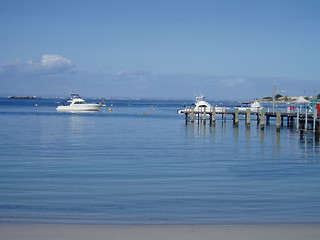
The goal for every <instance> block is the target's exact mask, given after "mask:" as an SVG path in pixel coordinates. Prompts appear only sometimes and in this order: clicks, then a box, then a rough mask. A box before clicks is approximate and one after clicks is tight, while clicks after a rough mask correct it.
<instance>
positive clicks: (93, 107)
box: [56, 104, 102, 112]
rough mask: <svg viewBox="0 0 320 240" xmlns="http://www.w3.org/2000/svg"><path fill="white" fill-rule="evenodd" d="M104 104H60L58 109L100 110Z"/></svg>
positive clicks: (77, 110)
mask: <svg viewBox="0 0 320 240" xmlns="http://www.w3.org/2000/svg"><path fill="white" fill-rule="evenodd" d="M100 107H102V104H81V106H80V105H78V106H77V105H76V106H74V105H73V106H58V107H57V108H56V109H57V111H70V112H84V111H99V109H100Z"/></svg>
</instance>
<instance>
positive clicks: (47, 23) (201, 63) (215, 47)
mask: <svg viewBox="0 0 320 240" xmlns="http://www.w3.org/2000/svg"><path fill="white" fill-rule="evenodd" d="M0 3H1V4H0V31H1V34H0V53H1V54H0V84H1V88H0V96H9V95H36V96H66V95H68V94H69V93H71V92H77V93H79V94H81V95H83V96H93V97H147V98H193V97H194V95H195V94H196V93H202V94H204V95H206V96H207V98H209V99H253V98H258V97H264V96H270V95H271V92H272V85H273V83H276V84H277V88H278V90H279V91H280V90H285V91H287V92H286V93H282V94H284V95H292V96H296V95H315V94H318V93H320V88H319V80H320V31H319V29H320V14H319V12H320V1H318V0H307V1H302V0H269V1H262V0H255V1H253V0H248V1H247V0H241V1H240V0H223V1H222V0H220V1H218V0H202V1H201V0H161V1H159V0H157V1H155V0H149V1H147V0H114V1H113V0H104V1H103V0H101V1H98V0H91V1H83V0H63V1H61V0H55V1H53V0H52V1H49V0H28V1H25V0H0Z"/></svg>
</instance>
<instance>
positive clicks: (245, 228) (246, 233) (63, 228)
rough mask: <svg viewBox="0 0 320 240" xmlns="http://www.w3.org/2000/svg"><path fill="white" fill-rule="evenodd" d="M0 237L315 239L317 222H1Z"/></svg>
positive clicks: (318, 232) (18, 239) (30, 239)
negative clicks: (218, 223)
mask: <svg viewBox="0 0 320 240" xmlns="http://www.w3.org/2000/svg"><path fill="white" fill-rule="evenodd" d="M0 238H1V240H22V239H23V240H38V239H39V240H40V239H46V240H57V239H59V240H64V239H68V240H73V239H75V240H85V239H90V240H100V239H112V240H113V239H114V240H169V239H170V240H171V239H174V240H189V239H190V240H191V239H192V240H194V239H197V240H205V239H208V240H209V239H210V240H235V239H237V240H242V239H243V240H254V239H259V240H270V239H272V240H301V239H308V240H318V239H320V225H283V224H280V225H234V226H219V225H130V226H128V225H62V224H61V225H60V224H1V225H0Z"/></svg>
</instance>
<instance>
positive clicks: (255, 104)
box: [238, 100, 263, 113]
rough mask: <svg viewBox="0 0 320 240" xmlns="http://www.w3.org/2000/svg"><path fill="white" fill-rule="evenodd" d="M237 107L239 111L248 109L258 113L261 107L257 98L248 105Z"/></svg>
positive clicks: (242, 111)
mask: <svg viewBox="0 0 320 240" xmlns="http://www.w3.org/2000/svg"><path fill="white" fill-rule="evenodd" d="M238 109H239V112H241V113H245V112H246V111H247V109H250V111H251V112H253V113H260V112H261V110H262V109H263V107H262V106H261V104H260V102H259V101H258V100H255V101H253V102H252V103H250V104H249V105H248V106H244V107H243V106H242V107H238Z"/></svg>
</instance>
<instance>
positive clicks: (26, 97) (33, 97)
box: [8, 96, 36, 99]
mask: <svg viewBox="0 0 320 240" xmlns="http://www.w3.org/2000/svg"><path fill="white" fill-rule="evenodd" d="M8 98H19V99H36V96H10V97H8Z"/></svg>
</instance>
